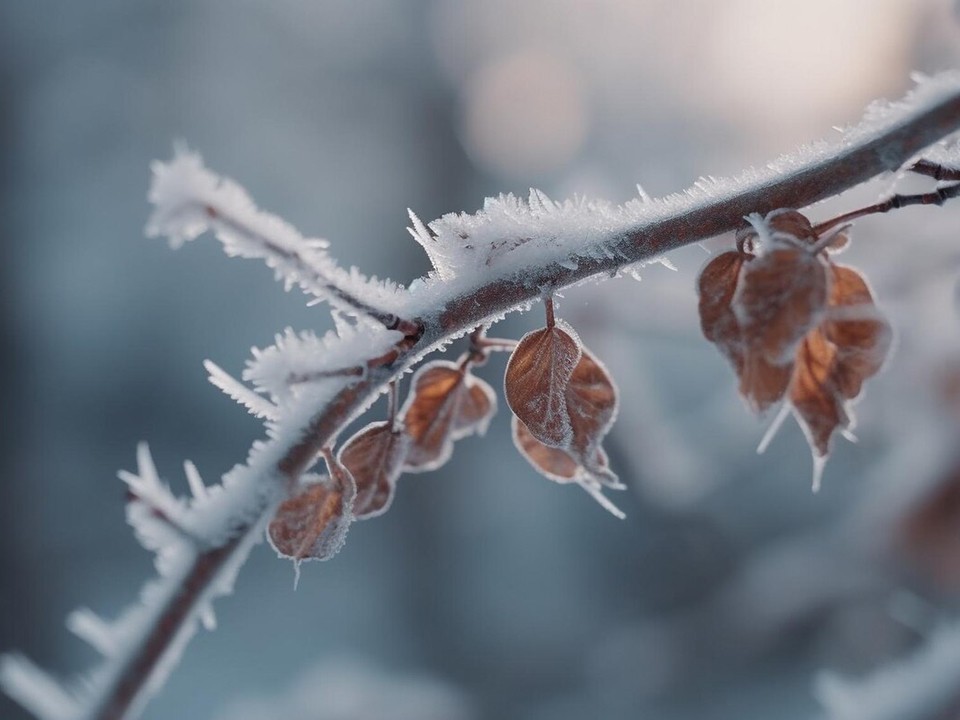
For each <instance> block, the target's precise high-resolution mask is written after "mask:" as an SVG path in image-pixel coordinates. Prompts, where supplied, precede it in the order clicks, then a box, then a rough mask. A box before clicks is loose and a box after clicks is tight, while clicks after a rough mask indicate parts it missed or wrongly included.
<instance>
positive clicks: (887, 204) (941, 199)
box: [813, 182, 960, 235]
mask: <svg viewBox="0 0 960 720" xmlns="http://www.w3.org/2000/svg"><path fill="white" fill-rule="evenodd" d="M957 196H960V182H957V183H954V184H953V185H944V186H943V187H940V188H937V189H936V190H933V191H931V192H928V193H920V194H917V195H891V196H890V197H888V198H887V199H886V200H882V201H880V202H878V203H875V204H873V205H868V206H867V207H864V208H860V209H859V210H852V211H850V212H848V213H844V214H843V215H838V216H837V217H835V218H832V219H830V220H827V221H825V222H822V223H820V224H819V225H817V226H815V227H814V228H813V230H814V232H816V233H817V235H820V234H821V233H824V232H826V231H827V230H829V229H831V228H833V227H836V226H837V225H841V224H843V223H848V222H850V221H851V220H856V219H857V218H861V217H864V216H865V215H877V214H880V213H885V212H890V211H891V210H899V209H900V208H905V207H910V206H911V205H937V206H940V205H943V204H944V203H945V202H946V201H947V200H950V199H952V198H955V197H957Z"/></svg>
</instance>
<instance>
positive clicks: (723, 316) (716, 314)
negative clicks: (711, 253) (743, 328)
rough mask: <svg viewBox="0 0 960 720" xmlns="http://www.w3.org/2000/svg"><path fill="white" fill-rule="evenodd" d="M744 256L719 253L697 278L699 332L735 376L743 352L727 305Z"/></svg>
mask: <svg viewBox="0 0 960 720" xmlns="http://www.w3.org/2000/svg"><path fill="white" fill-rule="evenodd" d="M746 257H747V256H746V255H744V254H743V253H739V252H735V251H731V252H725V253H720V254H719V255H717V256H716V257H715V258H713V259H712V260H711V261H710V262H708V263H707V264H706V265H705V266H704V268H703V270H701V271H700V277H699V278H697V293H698V296H699V310H700V329H701V330H702V331H703V336H704V337H705V338H706V339H707V340H709V341H710V342H712V343H714V344H715V345H716V346H717V348H718V349H719V350H720V352H721V353H723V354H724V355H725V356H726V357H727V359H728V360H729V361H730V362H731V364H732V365H733V369H734V370H735V371H736V373H737V375H739V374H740V373H741V372H742V371H743V359H744V358H743V355H744V353H743V344H742V341H741V336H740V323H738V322H737V316H736V315H735V314H734V312H733V307H732V305H731V303H732V302H733V296H734V293H735V292H736V290H737V281H738V279H739V277H740V268H742V267H743V263H744V262H745V260H746Z"/></svg>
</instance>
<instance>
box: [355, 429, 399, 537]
mask: <svg viewBox="0 0 960 720" xmlns="http://www.w3.org/2000/svg"><path fill="white" fill-rule="evenodd" d="M409 447H410V438H409V437H408V436H407V434H406V433H404V432H403V431H401V430H394V429H393V427H392V423H389V422H382V421H381V422H372V423H370V424H369V425H367V426H366V427H365V428H363V429H362V430H360V431H359V432H357V433H356V434H355V435H354V436H353V437H351V438H350V439H349V440H347V442H346V443H344V445H343V447H342V448H341V449H340V453H339V456H338V459H339V461H340V463H341V464H342V465H343V466H344V467H345V468H347V470H349V471H350V474H351V475H352V476H353V479H354V480H355V481H356V484H357V498H356V500H355V501H354V503H353V516H354V517H355V518H356V519H357V520H365V519H367V518H372V517H376V516H377V515H382V514H383V513H385V512H386V511H387V510H388V509H389V507H390V503H391V502H393V494H394V489H395V488H396V484H397V478H399V477H400V473H401V471H402V470H403V461H404V458H405V457H406V455H407V451H408V449H409Z"/></svg>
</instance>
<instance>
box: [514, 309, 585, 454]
mask: <svg viewBox="0 0 960 720" xmlns="http://www.w3.org/2000/svg"><path fill="white" fill-rule="evenodd" d="M580 356H581V349H580V342H579V339H578V338H577V336H576V333H575V332H574V331H573V329H572V328H570V327H569V326H568V325H566V324H565V323H563V322H559V321H558V322H557V324H556V325H555V326H554V327H548V328H543V329H541V330H534V331H533V332H530V333H527V334H526V335H524V336H523V337H522V338H521V339H520V342H519V343H517V347H516V348H514V351H513V353H512V354H511V355H510V360H509V362H508V363H507V371H506V375H505V377H504V382H503V386H504V394H505V396H506V399H507V405H509V406H510V409H511V410H513V412H514V414H515V415H516V416H517V417H519V418H520V420H521V421H522V422H523V423H524V424H525V425H526V426H527V428H528V429H529V430H530V432H531V433H532V434H533V436H534V437H535V438H537V440H539V441H540V442H542V443H544V444H546V445H550V446H551V447H562V446H564V445H566V444H567V443H568V442H569V441H570V437H571V433H572V428H571V427H570V420H569V417H568V414H567V403H566V390H567V384H568V383H569V381H570V376H571V375H572V374H573V371H574V368H575V367H576V366H577V363H578V362H579V360H580Z"/></svg>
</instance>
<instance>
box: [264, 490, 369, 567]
mask: <svg viewBox="0 0 960 720" xmlns="http://www.w3.org/2000/svg"><path fill="white" fill-rule="evenodd" d="M355 494H356V491H355V489H354V487H353V484H352V480H351V481H350V482H349V483H348V484H347V485H345V486H344V485H340V484H338V483H337V482H336V481H335V480H331V479H330V478H324V479H323V480H322V481H321V482H317V483H313V484H311V485H308V486H306V487H304V488H301V489H300V490H299V492H298V493H297V494H296V495H294V496H293V497H291V498H290V499H289V500H286V501H284V502H283V503H281V504H280V507H278V508H277V512H276V515H274V518H273V520H271V521H270V527H269V528H268V530H267V536H268V537H269V538H270V544H271V545H273V547H274V549H275V550H276V551H277V552H278V553H279V554H280V555H284V556H286V557H289V558H291V559H293V560H294V561H295V562H297V563H299V562H300V561H302V560H328V559H330V558H331V557H333V556H334V555H336V554H337V551H338V550H340V548H341V547H343V543H344V541H345V540H346V536H347V530H348V529H349V527H350V522H351V521H352V520H353V514H352V512H351V507H352V504H353V500H354V496H355Z"/></svg>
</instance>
